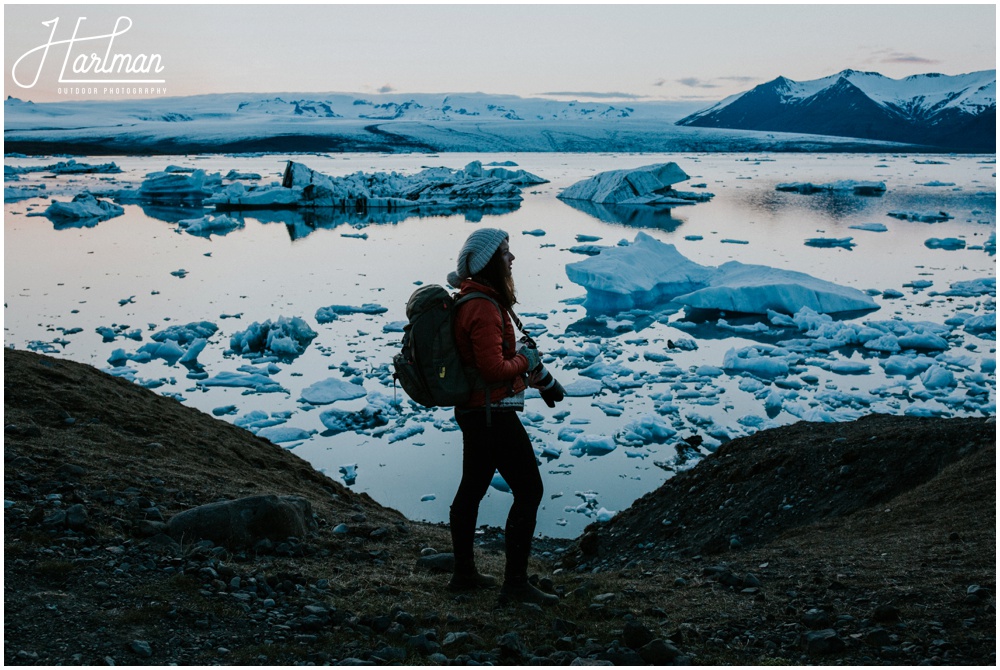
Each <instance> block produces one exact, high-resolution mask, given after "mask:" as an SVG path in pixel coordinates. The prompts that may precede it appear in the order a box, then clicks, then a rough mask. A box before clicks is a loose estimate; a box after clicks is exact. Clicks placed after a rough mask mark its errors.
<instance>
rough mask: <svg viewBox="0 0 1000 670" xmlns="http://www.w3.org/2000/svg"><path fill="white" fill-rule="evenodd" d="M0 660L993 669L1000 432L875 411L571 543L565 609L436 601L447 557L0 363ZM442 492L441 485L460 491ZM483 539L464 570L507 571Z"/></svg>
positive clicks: (444, 544)
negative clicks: (229, 533) (440, 560)
mask: <svg viewBox="0 0 1000 670" xmlns="http://www.w3.org/2000/svg"><path fill="white" fill-rule="evenodd" d="M4 411H5V418H4V423H5V426H4V480H5V481H4V498H5V505H4V610H5V612H4V614H5V616H4V639H5V644H4V661H5V663H7V664H22V665H24V664H40V665H56V664H86V665H103V664H109V663H115V664H119V665H121V664H125V665H141V664H156V665H164V664H168V663H181V664H199V665H207V664H225V665H239V664H267V665H293V664H302V663H316V664H323V663H331V664H338V663H339V664H378V665H385V664H391V663H403V664H408V665H412V664H476V663H493V664H506V665H528V664H564V665H565V664H570V663H572V662H576V664H582V663H585V664H605V665H606V664H616V665H642V664H656V665H666V664H683V665H701V664H820V665H856V664H887V665H916V664H921V663H929V664H945V665H971V664H982V665H994V664H995V661H996V642H995V630H996V610H995V602H996V601H995V589H996V455H995V454H996V451H995V448H996V447H995V442H996V427H995V421H994V419H993V418H989V419H918V418H909V417H888V416H871V417H866V418H863V419H861V420H859V421H856V422H851V423H843V424H807V423H799V424H795V425H792V426H787V427H784V428H779V429H776V430H772V431H765V432H761V433H758V434H756V435H753V436H751V437H748V438H741V439H739V440H735V441H733V442H731V443H729V444H727V445H725V446H723V447H722V448H721V449H720V450H719V451H718V452H717V453H716V454H714V455H712V456H709V457H706V458H705V459H704V460H703V461H702V462H701V463H700V464H699V465H697V466H696V467H694V468H692V469H691V470H688V471H686V472H682V473H680V474H678V475H676V476H675V477H673V478H672V479H670V480H668V481H667V482H666V483H665V484H664V485H663V486H662V487H661V488H660V489H658V490H656V491H654V492H652V493H650V494H648V495H646V496H644V497H643V498H642V499H640V500H639V501H637V502H636V503H635V504H634V505H633V506H632V507H631V508H630V509H628V510H625V511H623V512H621V513H620V514H619V515H618V516H617V517H615V518H614V519H613V520H612V521H610V522H609V523H607V524H603V525H601V526H599V527H598V526H591V527H589V528H588V529H587V531H586V532H585V533H584V535H583V536H582V537H581V538H580V539H579V540H576V541H562V540H558V541H557V540H551V539H544V540H540V541H538V542H537V543H536V556H535V558H534V559H533V565H532V571H533V572H536V573H537V574H539V575H540V576H541V577H542V579H541V580H540V581H539V584H540V586H541V587H542V588H546V589H549V590H551V591H554V592H556V593H558V594H559V595H560V596H561V597H562V600H561V602H560V604H559V605H558V606H557V607H554V608H550V609H545V610H542V609H540V608H538V607H537V606H525V605H522V606H499V605H498V604H497V599H496V592H495V591H494V592H489V591H487V592H480V593H475V594H471V595H459V596H456V595H455V594H452V593H449V592H448V591H447V590H445V588H444V585H445V584H446V582H447V579H448V576H447V574H443V573H441V572H435V571H434V570H433V560H431V565H430V566H429V567H428V566H426V565H424V563H420V564H418V560H419V559H421V557H422V555H423V556H425V562H426V561H427V558H426V557H428V556H431V557H432V556H433V555H435V554H437V553H438V552H445V551H448V550H449V549H450V541H449V536H448V532H447V528H446V527H444V526H439V525H432V524H424V523H418V522H413V521H410V520H408V519H406V518H405V517H403V515H401V514H399V513H398V512H396V511H394V510H390V509H387V508H385V507H382V506H380V505H379V504H377V503H376V502H375V501H373V500H372V499H371V498H369V497H368V496H365V495H358V494H355V493H354V492H352V491H350V490H348V489H347V488H345V487H343V486H342V485H340V484H339V483H337V482H335V481H333V480H331V479H329V478H327V477H326V476H325V475H323V474H321V473H318V472H317V471H315V470H313V469H312V467H311V466H309V465H308V464H307V463H306V462H304V461H302V460H301V459H300V458H298V457H297V456H295V455H294V454H293V453H291V452H288V451H285V450H283V449H281V448H279V447H277V446H275V445H273V444H271V443H270V442H267V441H266V440H263V439H260V438H257V437H255V436H254V435H252V434H250V433H249V432H246V431H244V430H242V429H239V428H236V427H234V426H231V425H229V424H227V423H225V422H223V421H219V420H216V419H213V418H212V417H210V416H208V415H206V414H203V413H201V412H199V411H197V410H194V409H192V408H188V407H184V406H182V405H180V404H179V403H177V402H175V401H173V400H171V399H168V398H163V397H160V396H157V395H155V394H154V393H152V392H150V391H147V390H145V389H143V388H140V387H138V386H135V385H133V384H130V383H129V382H126V381H123V380H120V379H116V378H112V377H110V376H108V375H105V374H103V373H101V372H99V371H97V370H95V369H93V368H90V367H88V366H85V365H80V364H77V363H72V362H68V361H63V360H57V359H54V358H49V357H45V356H40V355H37V354H32V353H27V352H20V351H15V350H11V349H6V350H5V351H4ZM456 484H457V482H456ZM265 493H266V494H271V493H273V494H278V495H296V496H301V497H304V498H306V499H307V500H308V501H310V502H311V505H312V510H313V513H314V518H315V521H316V524H315V527H314V528H313V529H312V530H310V531H309V532H307V533H305V535H304V536H303V537H297V538H286V539H283V540H277V541H274V542H270V541H264V542H260V543H257V544H255V545H254V546H253V547H252V548H236V547H232V548H227V547H222V546H215V545H212V544H211V543H209V542H198V541H194V540H190V541H188V540H184V541H182V542H180V543H178V542H176V541H174V540H173V539H170V538H169V537H168V536H167V535H166V534H164V533H163V532H162V531H163V530H164V529H165V525H164V523H163V522H164V521H167V520H169V519H170V518H171V517H173V516H174V515H176V514H177V513H179V512H182V511H184V510H186V509H189V508H191V507H194V506H197V505H201V504H205V503H210V502H215V501H218V500H224V499H235V498H240V497H244V496H250V495H257V494H265ZM501 547H502V534H501V532H500V531H499V530H497V529H484V532H483V533H482V536H481V542H480V548H479V558H480V560H479V563H480V569H482V570H484V571H486V572H491V573H493V574H500V573H501V571H502V566H503V559H502V553H501V549H500V548H501Z"/></svg>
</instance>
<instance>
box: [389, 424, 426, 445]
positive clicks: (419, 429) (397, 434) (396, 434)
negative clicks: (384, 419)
mask: <svg viewBox="0 0 1000 670" xmlns="http://www.w3.org/2000/svg"><path fill="white" fill-rule="evenodd" d="M423 432H424V427H423V426H412V425H411V426H398V427H396V428H393V429H392V430H389V431H386V432H385V433H383V435H385V437H386V440H387V441H388V443H389V444H392V443H393V442H399V441H400V440H405V439H407V438H410V437H413V436H414V435H420V434H422V433H423Z"/></svg>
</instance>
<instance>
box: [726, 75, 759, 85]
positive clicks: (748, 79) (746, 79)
mask: <svg viewBox="0 0 1000 670" xmlns="http://www.w3.org/2000/svg"><path fill="white" fill-rule="evenodd" d="M719 79H722V80H725V81H732V82H736V83H737V84H752V83H753V82H755V81H760V77H746V76H733V77H719Z"/></svg>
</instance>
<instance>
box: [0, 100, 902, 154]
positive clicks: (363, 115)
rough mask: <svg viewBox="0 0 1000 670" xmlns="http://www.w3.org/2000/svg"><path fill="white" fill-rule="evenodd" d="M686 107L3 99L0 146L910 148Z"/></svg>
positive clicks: (172, 149) (88, 150)
mask: <svg viewBox="0 0 1000 670" xmlns="http://www.w3.org/2000/svg"><path fill="white" fill-rule="evenodd" d="M696 109H697V104H696V103H690V102H669V101H648V100H628V101H625V102H611V101H603V102H584V101H576V100H570V101H564V100H553V99H548V98H521V97H517V96H511V95H491V94H484V93H455V94H447V95H446V94H380V95H358V94H351V93H268V94H262V93H257V94H238V93H227V94H212V95H200V96H187V97H162V98H147V99H133V100H75V101H65V102H50V103H35V102H31V101H26V100H18V99H16V98H7V100H6V101H5V102H4V150H5V151H7V152H17V153H26V154H54V153H67V154H92V155H117V154H131V153H167V154H177V153H219V152H221V153H252V152H261V151H263V152H309V151H335V152H358V151H362V152H363V151H375V152H385V151H389V152H410V151H418V152H435V151H566V152H592V151H596V152H601V151H626V152H666V151H755V152H756V151H783V150H788V151H884V150H889V151H913V150H915V149H916V147H912V146H908V145H904V144H898V143H896V144H892V143H887V142H879V141H871V140H857V139H848V138H843V137H821V136H817V135H805V134H801V133H799V134H785V133H771V132H756V131H744V130H723V129H715V128H686V127H682V126H677V125H675V122H676V121H677V120H678V119H681V118H682V117H684V116H685V115H687V114H690V113H692V112H694V111H695V110H696Z"/></svg>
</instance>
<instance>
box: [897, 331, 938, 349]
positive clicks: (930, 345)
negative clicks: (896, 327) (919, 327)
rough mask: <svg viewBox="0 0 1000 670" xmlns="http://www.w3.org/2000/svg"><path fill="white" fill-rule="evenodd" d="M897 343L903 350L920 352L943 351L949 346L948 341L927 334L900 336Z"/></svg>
mask: <svg viewBox="0 0 1000 670" xmlns="http://www.w3.org/2000/svg"><path fill="white" fill-rule="evenodd" d="M897 341H898V342H899V346H900V347H901V348H903V349H918V350H920V351H945V350H947V349H948V346H949V345H948V340H946V339H944V338H943V337H938V336H937V335H935V334H934V333H927V332H912V333H908V334H906V335H902V336H901V337H900V338H899V339H898V340H897Z"/></svg>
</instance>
